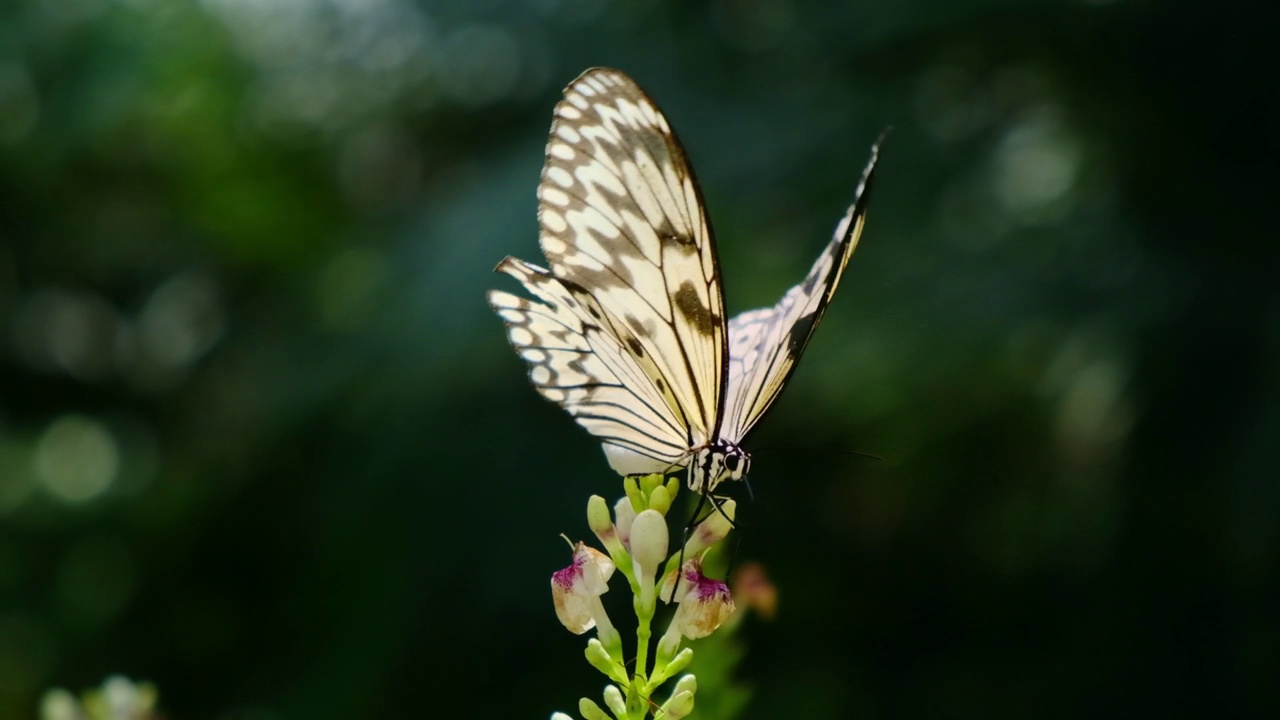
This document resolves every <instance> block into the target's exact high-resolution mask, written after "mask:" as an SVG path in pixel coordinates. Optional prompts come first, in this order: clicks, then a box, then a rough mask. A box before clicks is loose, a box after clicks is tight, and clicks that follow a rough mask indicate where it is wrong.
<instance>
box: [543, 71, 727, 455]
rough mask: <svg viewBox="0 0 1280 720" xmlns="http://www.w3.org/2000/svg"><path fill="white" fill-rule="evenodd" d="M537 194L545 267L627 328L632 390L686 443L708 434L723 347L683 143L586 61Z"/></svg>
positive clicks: (713, 277) (619, 77)
mask: <svg viewBox="0 0 1280 720" xmlns="http://www.w3.org/2000/svg"><path fill="white" fill-rule="evenodd" d="M538 201H539V204H538V219H539V224H540V229H541V232H540V242H541V246H542V251H543V253H544V254H545V255H546V257H547V262H548V264H549V267H550V269H551V272H552V273H553V274H554V275H555V276H556V277H558V278H562V279H564V280H566V281H570V282H573V283H575V284H577V285H578V286H580V287H582V288H585V289H587V290H588V291H589V293H590V295H591V296H592V297H594V298H595V300H596V301H597V302H598V303H599V305H600V306H601V307H602V308H603V309H605V310H606V311H608V312H609V313H610V314H611V316H612V317H614V318H616V319H617V320H618V321H619V322H620V323H621V324H622V326H624V327H625V328H626V329H627V330H629V331H630V332H629V334H628V336H627V337H626V338H625V339H624V341H623V349H624V350H625V351H626V352H628V353H629V354H631V355H632V356H633V358H634V359H635V360H636V361H637V365H639V366H640V367H642V368H643V369H644V370H645V372H646V378H647V380H645V379H642V380H641V381H640V383H639V384H637V385H633V386H632V387H633V388H634V389H636V392H637V394H641V393H644V394H652V395H658V396H661V397H662V398H663V399H664V400H665V402H666V403H667V404H668V410H669V413H670V415H671V416H673V417H674V418H675V419H676V422H677V423H678V424H680V425H682V426H683V427H684V428H685V430H686V438H685V440H684V442H685V449H686V450H687V449H689V448H693V447H697V446H699V445H702V444H704V443H707V442H709V441H711V440H712V439H714V438H715V437H717V435H718V432H719V424H718V422H719V420H720V415H721V413H720V408H721V396H722V394H723V392H724V383H725V373H726V371H725V367H724V366H725V363H726V362H727V357H728V348H727V344H726V332H725V321H724V301H723V299H722V295H721V289H720V277H719V271H718V266H717V262H716V256H715V246H714V243H713V241H712V237H711V230H710V228H709V226H708V224H707V220H706V217H705V215H704V212H703V203H702V196H701V192H700V190H699V189H698V185H697V181H696V180H695V178H694V176H693V171H692V170H691V169H690V168H689V165H688V162H687V161H686V160H685V154H684V150H683V149H682V148H681V146H680V143H679V141H678V140H677V139H676V136H675V134H674V133H673V132H672V130H671V127H670V126H669V125H668V124H667V120H666V118H665V117H663V115H662V113H661V112H660V111H659V110H658V108H657V105H656V104H655V103H654V102H653V101H652V100H651V99H650V98H649V97H648V96H647V95H645V93H644V91H642V90H641V89H640V88H639V87H638V86H636V84H635V83H634V82H633V81H632V80H631V79H630V78H628V77H627V76H626V75H624V74H622V73H621V72H618V71H617V70H610V69H607V68H593V69H591V70H588V71H587V72H585V73H583V74H582V76H580V77H579V78H578V79H577V80H574V81H573V82H572V83H571V84H570V85H569V86H568V87H567V88H566V89H565V91H564V99H562V100H561V101H560V102H559V103H558V104H557V105H556V109H555V120H554V122H553V123H552V126H551V137H550V140H549V141H548V143H547V153H546V164H545V166H544V168H543V172H542V181H541V183H540V184H539V186H538ZM620 339H622V338H621V337H620ZM641 385H644V386H645V387H644V388H641V387H640V386H641ZM648 386H652V388H650V387H648ZM651 389H652V390H656V391H657V392H656V393H651V392H650V390H651ZM562 404H563V403H562ZM566 407H567V406H566ZM570 411H571V412H572V410H570ZM589 429H590V428H589Z"/></svg>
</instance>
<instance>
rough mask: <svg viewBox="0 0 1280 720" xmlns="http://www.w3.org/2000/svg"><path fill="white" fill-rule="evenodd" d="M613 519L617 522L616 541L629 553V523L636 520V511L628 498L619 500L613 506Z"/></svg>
mask: <svg viewBox="0 0 1280 720" xmlns="http://www.w3.org/2000/svg"><path fill="white" fill-rule="evenodd" d="M613 517H614V519H615V521H616V522H617V528H618V539H619V540H621V541H622V547H624V548H626V549H627V552H630V551H631V523H632V522H633V521H634V520H635V519H636V509H635V507H634V506H633V505H632V504H631V499H630V498H626V497H623V498H619V499H618V502H616V503H614V505H613Z"/></svg>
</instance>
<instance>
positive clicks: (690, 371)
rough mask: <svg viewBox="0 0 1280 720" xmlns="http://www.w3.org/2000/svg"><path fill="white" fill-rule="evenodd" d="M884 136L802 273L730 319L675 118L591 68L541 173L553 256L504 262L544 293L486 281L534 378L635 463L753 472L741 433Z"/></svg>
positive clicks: (698, 481) (806, 321)
mask: <svg viewBox="0 0 1280 720" xmlns="http://www.w3.org/2000/svg"><path fill="white" fill-rule="evenodd" d="M879 147H880V141H877V142H876V144H875V145H873V146H872V150H871V160H870V162H869V163H868V164H867V166H866V169H865V170H863V173H862V179H861V182H860V183H859V185H858V189H857V193H856V195H855V199H854V202H853V204H852V205H851V206H850V207H849V209H848V210H847V211H846V212H845V215H844V218H843V219H842V220H841V221H840V223H839V226H838V227H837V228H836V231H835V236H834V237H833V238H832V239H831V242H830V243H829V244H828V245H827V247H826V249H825V250H823V251H822V254H821V255H819V256H818V259H817V261H816V262H814V264H813V266H812V268H810V270H809V274H808V275H807V276H805V279H804V281H803V282H801V283H800V284H799V285H796V286H795V287H793V288H791V289H790V290H788V291H787V292H786V294H785V295H783V296H782V299H781V300H779V301H778V303H777V304H776V305H774V306H773V307H767V308H761V309H758V310H751V311H749V312H744V313H742V314H740V315H737V316H736V317H734V318H732V319H731V320H729V321H728V322H726V321H725V310H724V292H723V289H722V287H721V280H720V268H719V265H718V261H717V257H716V249H715V242H714V240H713V238H712V234H711V228H710V226H709V225H708V223H707V217H706V212H705V210H704V209H703V208H704V205H703V200H702V192H701V190H700V189H699V187H698V183H697V180H696V179H695V178H694V175H693V169H692V168H691V167H690V166H689V163H688V161H687V160H686V158H685V153H684V149H683V148H682V146H681V145H680V142H679V140H678V139H677V138H676V135H675V132H674V131H672V129H671V126H670V125H669V124H668V123H667V119H666V118H665V117H664V116H663V114H662V112H661V111H659V110H658V106H657V104H656V103H654V101H653V100H652V99H650V98H649V96H648V95H646V94H645V92H644V91H643V90H641V89H640V87H639V86H637V85H636V83H635V82H634V81H633V80H631V78H629V77H627V76H626V75H625V74H623V73H622V72H620V71H618V70H612V69H608V68H592V69H590V70H587V71H586V72H584V73H583V74H582V75H581V76H580V77H578V79H576V80H574V81H573V82H572V83H570V84H569V86H568V87H567V88H565V90H564V97H563V98H562V99H561V100H560V102H559V103H558V104H557V105H556V108H555V117H554V120H553V122H552V125H551V135H550V139H549V140H548V142H547V149H546V162H545V165H544V167H543V170H542V178H541V181H540V183H539V185H538V222H539V226H540V234H539V242H540V245H541V247H542V252H543V254H544V255H545V256H546V259H547V264H548V266H549V267H548V268H542V267H539V266H537V265H533V264H531V263H528V262H525V261H523V260H518V259H516V258H513V257H507V258H505V259H504V260H502V262H500V263H499V264H498V266H497V268H496V271H497V272H501V273H505V274H507V275H510V276H512V277H514V278H515V279H516V280H518V281H519V282H520V284H521V285H523V287H524V289H525V290H526V291H528V293H529V295H530V296H532V297H531V298H528V297H520V296H517V295H514V294H511V293H508V292H504V291H499V290H492V291H490V292H489V294H488V300H489V304H490V305H491V306H492V307H493V309H494V310H495V311H496V312H497V314H498V316H499V317H500V318H501V319H502V320H503V322H504V323H505V324H506V328H507V338H508V340H509V341H510V343H511V346H512V347H513V348H514V349H515V351H516V353H517V354H518V355H519V356H520V357H521V358H522V359H523V360H524V361H525V363H527V364H528V369H529V380H530V382H532V384H533V386H534V387H535V388H536V389H537V391H538V392H539V393H540V394H541V395H542V396H543V397H545V398H546V399H548V400H550V401H552V402H554V403H556V404H557V405H559V406H560V407H562V408H564V409H565V410H567V411H568V412H569V414H570V415H572V416H573V417H574V419H575V420H576V421H577V422H578V424H580V425H582V426H583V427H584V428H586V429H587V431H588V432H590V433H591V434H592V435H594V436H595V437H597V438H598V439H599V440H600V441H601V442H602V444H603V449H604V452H605V456H606V458H607V459H608V461H609V464H610V466H611V467H612V468H613V469H614V470H615V471H617V472H618V473H620V474H622V475H628V476H630V475H645V474H650V473H657V472H661V473H669V472H675V471H678V470H680V469H682V468H683V469H686V470H687V480H686V482H687V485H688V487H689V488H690V489H691V490H693V491H695V492H698V493H701V494H702V495H703V497H706V496H707V495H709V494H710V493H711V492H712V491H714V490H715V488H716V486H717V485H719V484H720V483H721V482H723V481H724V480H726V479H729V480H740V479H742V478H743V477H744V476H746V474H747V473H748V472H749V470H750V467H751V456H750V455H749V454H748V453H747V452H746V451H745V450H744V449H743V448H742V445H741V443H742V442H743V440H744V439H745V438H746V436H747V435H748V434H749V433H750V432H751V430H752V428H753V427H755V425H756V423H757V422H758V421H759V420H760V418H761V417H762V416H763V415H764V414H765V412H766V411H767V410H768V409H769V407H770V406H771V405H773V403H774V401H775V400H776V399H777V398H778V395H779V393H781V392H782V389H783V387H784V386H785V385H786V383H787V380H788V379H789V378H790V377H791V373H792V372H793V371H794V370H795V367H796V363H797V362H798V361H799V359H800V355H801V354H802V353H803V352H804V349H805V347H806V346H807V345H808V343H809V339H810V338H811V337H812V336H813V332H814V330H815V328H816V327H817V325H818V321H819V320H820V319H821V318H822V314H823V312H824V311H825V310H826V308H827V304H828V303H829V302H830V300H831V296H832V293H834V292H835V289H836V285H838V284H839V282H840V276H841V274H842V273H843V272H844V268H845V265H846V263H848V261H849V256H850V255H851V254H852V253H853V250H854V248H855V247H856V246H857V244H858V238H859V236H860V235H861V233H862V228H863V225H864V223H865V219H866V203H867V194H868V190H869V188H870V185H871V180H872V175H873V172H874V170H875V165H876V160H877V158H878V156H879Z"/></svg>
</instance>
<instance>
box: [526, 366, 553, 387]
mask: <svg viewBox="0 0 1280 720" xmlns="http://www.w3.org/2000/svg"><path fill="white" fill-rule="evenodd" d="M551 378H552V375H551V371H550V370H548V369H547V368H545V367H543V366H541V365H536V366H534V367H533V368H531V369H530V370H529V379H530V380H532V381H533V383H534V384H535V385H546V384H547V383H549V382H551Z"/></svg>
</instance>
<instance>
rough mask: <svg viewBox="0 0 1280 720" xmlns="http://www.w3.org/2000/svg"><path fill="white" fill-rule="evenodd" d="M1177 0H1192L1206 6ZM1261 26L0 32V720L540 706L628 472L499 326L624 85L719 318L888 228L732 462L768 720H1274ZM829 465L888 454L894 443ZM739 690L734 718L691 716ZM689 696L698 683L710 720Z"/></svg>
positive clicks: (968, 15)
mask: <svg viewBox="0 0 1280 720" xmlns="http://www.w3.org/2000/svg"><path fill="white" fill-rule="evenodd" d="M1179 7H1182V8H1185V9H1178V8H1179ZM1274 28H1275V24H1274V23H1273V22H1270V21H1269V19H1268V18H1267V17H1264V16H1261V15H1257V14H1255V13H1251V12H1246V11H1245V6H1244V4H1241V5H1239V6H1237V5H1235V4H1233V3H1158V2H1154V1H1145V2H1144V1H1132V2H1125V1H1119V2H1105V1H1098V2H1037V3H1020V2H1011V1H1005V2H1000V1H997V0H932V1H926V0H916V1H914V2H903V1H902V0H867V1H865V2H857V3H847V2H813V3H799V2H788V1H787V0H721V1H720V2H712V3H693V2H658V1H657V0H652V1H649V2H604V1H603V0H540V1H539V2H533V3H514V2H501V1H500V0H486V1H484V2H464V1H463V0H454V1H453V2H436V3H432V2H416V3H415V2H412V1H411V0H290V1H288V2H285V1H283V0H281V1H279V2H275V1H272V2H269V1H268V0H206V1H205V2H200V3H189V2H177V1H170V0H119V1H112V0H66V1H65V2H36V1H35V0H19V1H18V2H16V3H12V2H11V3H6V4H4V5H3V6H2V7H0V331H2V333H0V717H3V718H10V717H12V718H29V717H33V716H34V715H35V712H36V705H37V701H38V698H39V695H40V693H41V692H42V691H43V690H44V689H46V688H48V687H51V686H55V685H56V686H64V687H68V688H70V689H72V690H76V691H78V690H81V689H83V688H86V687H89V686H92V685H96V684H97V683H99V682H100V681H101V680H102V678H103V677H105V676H106V675H108V674H110V673H114V672H122V673H127V674H128V675H130V676H132V677H134V678H141V679H147V680H151V681H154V682H155V683H156V684H157V685H158V686H159V688H160V693H161V705H162V707H163V709H164V711H165V713H166V715H167V716H168V717H170V718H174V719H176V720H187V719H196V718H232V717H253V718H288V719H292V718H330V717H331V718H353V717H378V718H384V717H385V718H393V717H415V716H416V717H424V716H425V717H433V716H437V715H444V714H446V713H457V715H456V716H458V717H500V716H511V717H517V716H519V717H546V716H547V714H548V713H549V712H550V711H551V710H553V709H556V708H560V709H564V710H572V709H573V708H574V706H575V705H576V698H577V697H578V696H580V695H582V694H589V695H591V696H593V697H598V691H599V688H600V686H601V685H602V678H601V677H600V676H599V675H598V674H596V673H595V671H593V670H591V669H590V668H589V667H588V666H587V665H586V664H585V663H584V662H583V661H582V657H581V648H582V639H580V638H575V637H573V636H571V635H569V634H568V633H567V632H565V631H564V629H563V628H561V627H560V626H559V624H558V623H557V622H556V620H555V617H554V614H553V613H552V607H551V603H550V598H549V597H548V592H547V581H548V577H549V574H550V573H551V571H553V570H554V569H556V568H559V567H562V566H563V565H564V564H565V563H566V562H567V559H568V556H567V553H566V550H565V546H564V544H563V541H562V540H561V539H560V538H559V537H557V535H558V533H561V532H565V533H568V534H569V535H570V536H571V537H575V538H577V537H582V536H584V535H586V534H587V529H586V526H585V520H584V515H583V512H584V508H585V501H586V498H587V496H588V495H589V494H591V493H600V494H604V495H606V496H608V497H613V496H615V495H616V494H617V493H618V490H619V488H620V485H619V484H618V481H617V479H616V478H615V477H614V476H613V475H612V473H611V471H610V470H609V469H608V467H607V465H606V464H605V462H604V459H603V457H602V456H601V455H600V453H599V450H598V446H597V444H596V443H595V442H593V441H592V440H591V439H590V438H589V437H588V436H587V435H586V434H585V433H584V432H582V431H581V430H580V429H579V428H577V427H576V426H575V425H574V424H573V423H572V422H571V421H570V420H569V419H568V417H567V416H565V415H564V414H563V413H562V412H561V411H559V410H557V409H556V408H554V407H553V406H551V405H549V404H547V403H545V402H543V401H542V400H540V399H539V398H538V397H537V396H536V395H535V393H534V392H533V391H532V390H531V389H530V388H529V387H528V385H527V383H526V381H525V378H524V369H523V367H522V365H521V363H520V362H519V361H518V360H517V359H516V358H515V357H514V356H513V354H512V353H511V351H510V350H509V348H508V347H507V346H506V344H505V342H504V340H503V333H502V328H501V324H500V323H499V322H498V320H497V319H496V318H495V317H493V315H492V314H491V313H490V312H489V310H488V309H487V308H486V307H485V304H484V301H483V295H484V291H485V290H486V289H487V288H491V287H505V288H508V289H511V288H512V287H513V283H510V282H507V281H505V279H504V278H500V277H498V276H495V275H493V274H491V272H490V270H491V269H492V267H493V265H494V264H495V263H496V262H497V260H498V259H500V258H501V257H502V256H504V255H506V254H514V255H517V256H520V257H524V258H527V259H530V260H535V261H537V260H538V251H537V245H536V224H535V219H534V212H535V200H534V190H535V186H536V183H537V178H538V172H539V168H540V165H541V155H542V147H543V143H544V140H545V136H546V132H547V128H548V127H549V124H550V120H551V108H552V106H553V104H554V103H555V101H556V100H557V99H558V97H559V89H560V88H561V87H563V86H564V85H565V84H566V83H567V82H569V81H570V80H571V79H573V78H574V77H575V76H576V75H577V74H578V73H579V72H580V71H581V70H583V69H584V68H586V67H589V66H591V65H612V66H616V67H619V68H622V69H624V70H625V71H627V72H628V73H630V74H631V75H633V76H634V77H635V78H636V79H637V80H638V81H639V82H640V83H641V84H642V85H643V86H644V87H645V88H646V89H647V90H648V91H649V92H650V93H651V94H652V95H653V96H654V97H656V98H657V100H658V102H659V103H660V104H661V105H662V106H663V108H664V109H665V110H666V112H667V115H668V117H669V118H670V120H671V122H672V124H673V125H674V126H675V127H676V128H677V130H678V131H679V132H680V133H681V135H682V138H683V140H684V142H685V144H686V147H687V149H688V151H689V154H690V157H691V159H692V162H693V164H694V166H695V167H696V169H697V171H698V174H699V176H700V179H701V181H702V183H703V186H704V191H705V194H706V198H707V201H708V204H709V207H710V216H711V218H712V221H713V223H714V225H715V227H716V228H717V235H718V237H719V239H720V254H721V258H722V261H723V269H724V276H725V278H726V288H727V301H728V303H729V306H730V310H731V311H739V310H743V309H747V308H750V307H754V306H758V305H763V304H768V303H772V302H773V301H774V300H775V299H776V298H777V297H778V296H779V295H780V294H781V293H782V292H783V290H785V288H786V287H787V286H789V285H790V284H792V283H794V282H796V281H797V280H798V279H799V278H800V277H801V276H802V275H803V273H804V271H805V270H806V268H807V267H808V265H809V263H810V262H811V260H812V258H813V257H814V256H816V254H817V253H818V251H819V249H820V248H821V247H822V245H823V243H825V241H826V239H827V238H828V236H829V234H830V231H831V229H832V227H834V224H835V222H836V220H837V219H838V218H839V216H840V215H841V213H842V212H843V210H844V207H845V205H846V204H847V203H848V201H849V200H850V198H851V194H852V191H853V188H854V185H855V183H856V180H857V176H858V173H859V171H860V170H861V167H862V165H863V163H864V162H865V160H866V157H867V151H868V147H869V145H870V143H871V142H872V141H873V140H874V139H875V137H876V136H877V135H878V134H879V133H880V131H881V130H882V129H883V128H884V127H886V126H890V125H891V126H893V128H894V130H893V134H892V136H891V138H890V140H889V143H888V145H887V147H886V149H885V153H884V156H883V162H882V163H881V166H880V176H879V184H878V186H877V188H876V193H875V197H874V200H873V202H872V207H871V212H870V216H869V217H870V219H869V223H868V226H867V230H866V233H865V235H864V237H863V241H862V245H861V247H860V249H859V250H858V252H857V254H856V256H855V257H854V258H853V260H852V262H851V263H850V266H849V269H848V271H847V273H846V275H845V280H844V285H843V287H842V288H841V290H840V292H839V294H838V295H837V297H836V300H835V303H834V305H833V306H832V309H831V311H830V313H829V314H828V315H827V317H826V320H825V322H824V324H823V327H822V330H821V331H820V332H819V333H818V334H817V335H816V339H815V342H814V343H813V345H812V346H811V348H810V351H809V354H808V355H807V356H806V358H805V362H804V363H803V364H802V366H801V369H800V371H799V372H798V373H797V374H796V376H795V382H794V383H793V384H792V386H791V388H790V389H789V390H788V391H787V393H786V394H784V396H783V399H782V400H781V401H780V403H779V404H778V405H777V406H776V407H775V408H774V410H773V411H772V412H771V414H770V416H769V417H768V419H766V420H765V421H764V423H763V424H762V428H761V430H760V431H759V432H758V433H757V434H756V435H755V436H754V437H753V438H752V442H751V449H753V450H754V451H755V464H754V467H753V475H752V484H753V488H754V491H755V495H756V500H755V502H754V503H751V502H744V504H743V506H742V520H743V523H744V525H745V526H746V527H745V528H744V532H743V533H742V542H741V545H740V546H739V549H738V558H739V559H740V560H759V561H761V562H762V563H764V564H765V566H766V567H767V568H768V571H769V573H770V574H771V576H772V578H773V580H774V582H775V583H776V585H777V587H778V589H779V593H780V606H779V614H778V616H777V618H776V619H775V620H774V621H773V622H769V623H765V622H760V621H758V620H751V621H749V622H748V623H747V624H746V625H745V626H744V627H743V630H742V632H743V634H742V638H743V640H744V643H745V644H744V647H745V650H746V653H745V656H744V659H743V661H742V664H741V665H740V666H739V669H738V675H737V677H738V680H739V682H741V683H742V684H744V685H746V686H750V687H752V688H753V692H754V696H753V699H752V701H751V702H750V704H749V706H748V709H747V711H746V713H745V715H744V716H745V717H751V718H776V717H779V716H783V715H784V714H786V715H788V716H791V715H799V716H803V717H813V718H845V717H858V718H886V717H943V716H948V717H978V716H981V717H988V718H1024V717H1061V718H1075V717H1086V716H1108V715H1112V716H1121V715H1123V716H1130V717H1135V716H1151V717H1207V716H1215V717H1276V716H1277V715H1278V714H1280V691H1277V690H1276V689H1275V687H1274V684H1275V683H1276V682H1277V678H1278V677H1280V672H1278V671H1280V610H1278V605H1277V598H1278V597H1280V592H1278V591H1280V587H1278V586H1280V572H1278V562H1280V552H1278V549H1280V524H1278V523H1277V511H1278V510H1280V461H1277V455H1278V453H1277V444H1278V443H1280V389H1278V388H1280V382H1278V380H1280V362H1278V361H1277V357H1278V356H1280V352H1278V350H1280V293H1278V291H1277V282H1276V278H1277V273H1278V272H1280V262H1278V261H1280V257H1278V256H1280V251H1278V249H1277V248H1278V246H1277V242H1276V241H1277V232H1276V222H1275V220H1276V214H1275V197H1276V194H1275V193H1276V182H1275V174H1276V167H1277V165H1276V160H1275V150H1276V142H1277V139H1276V134H1277V127H1280V101H1278V100H1277V91H1276V87H1277V85H1276V82H1275V74H1274V69H1273V68H1274V66H1273V65H1272V64H1271V62H1270V61H1271V60H1272V59H1273V58H1269V57H1265V56H1264V53H1263V52H1262V51H1261V49H1260V48H1262V47H1263V45H1264V44H1274V42H1275V38H1274ZM853 451H861V452H866V453H872V454H875V455H878V456H881V457H883V460H882V461H876V460H871V459H867V458H865V457H861V456H859V455H857V454H855V453H854V452H853ZM708 692H710V691H708ZM708 703H710V699H708Z"/></svg>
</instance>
